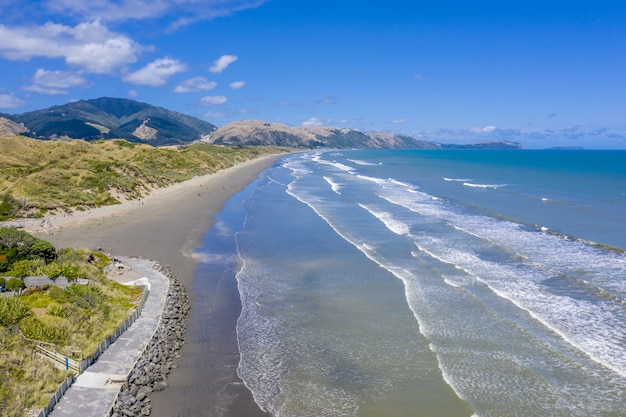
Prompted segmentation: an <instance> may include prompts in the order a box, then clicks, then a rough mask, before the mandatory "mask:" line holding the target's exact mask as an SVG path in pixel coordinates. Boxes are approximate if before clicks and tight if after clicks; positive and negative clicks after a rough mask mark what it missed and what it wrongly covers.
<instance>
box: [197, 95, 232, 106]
mask: <svg viewBox="0 0 626 417" xmlns="http://www.w3.org/2000/svg"><path fill="white" fill-rule="evenodd" d="M200 101H201V102H202V104H206V105H209V106H212V105H216V104H224V103H226V102H227V101H228V99H227V98H226V97H224V96H206V97H202V98H201V99H200Z"/></svg>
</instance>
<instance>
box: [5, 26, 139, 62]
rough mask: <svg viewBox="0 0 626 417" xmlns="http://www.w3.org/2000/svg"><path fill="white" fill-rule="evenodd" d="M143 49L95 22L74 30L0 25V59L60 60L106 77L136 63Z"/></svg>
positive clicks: (67, 27) (71, 28)
mask: <svg viewBox="0 0 626 417" xmlns="http://www.w3.org/2000/svg"><path fill="white" fill-rule="evenodd" d="M144 50H146V48H145V47H142V46H141V45H139V44H137V43H135V42H134V41H132V40H131V39H129V38H128V37H126V36H124V35H120V34H117V33H114V32H111V31H109V29H108V28H106V27H105V26H104V25H102V24H101V23H100V22H99V21H95V22H91V23H81V24H79V25H76V26H75V27H71V26H66V25H61V24H55V23H50V22H48V23H46V24H44V25H42V26H19V27H8V26H5V25H0V56H2V57H4V58H6V59H8V60H11V61H20V60H24V61H28V60H30V59H32V58H35V57H45V58H63V59H65V62H66V63H67V64H69V65H76V66H78V67H80V68H82V69H83V70H84V71H86V72H90V73H94V74H106V73H110V72H111V71H112V70H114V69H116V68H119V67H122V66H124V65H127V64H130V63H133V62H135V61H137V55H138V54H139V53H140V52H142V51H144Z"/></svg>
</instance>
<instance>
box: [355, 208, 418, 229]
mask: <svg viewBox="0 0 626 417" xmlns="http://www.w3.org/2000/svg"><path fill="white" fill-rule="evenodd" d="M359 206H360V207H361V208H363V209H365V210H367V211H368V212H370V213H371V214H372V215H373V216H374V217H376V218H377V219H378V220H380V221H381V222H383V224H384V225H385V226H386V227H387V228H388V229H389V230H391V231H392V232H393V233H395V234H397V235H406V234H408V233H409V232H410V231H411V229H410V227H409V225H407V224H406V223H404V222H402V221H400V220H398V219H395V218H394V217H393V215H392V214H391V213H387V212H384V211H378V210H375V209H373V208H371V207H368V206H366V205H364V204H360V203H359Z"/></svg>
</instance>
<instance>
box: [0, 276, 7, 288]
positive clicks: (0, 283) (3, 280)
mask: <svg viewBox="0 0 626 417" xmlns="http://www.w3.org/2000/svg"><path fill="white" fill-rule="evenodd" d="M5 285H7V280H6V278H4V277H0V287H4V286H5Z"/></svg>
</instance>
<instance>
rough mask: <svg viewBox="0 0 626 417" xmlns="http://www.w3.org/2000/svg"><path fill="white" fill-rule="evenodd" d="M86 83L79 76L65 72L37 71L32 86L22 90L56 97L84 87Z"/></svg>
mask: <svg viewBox="0 0 626 417" xmlns="http://www.w3.org/2000/svg"><path fill="white" fill-rule="evenodd" d="M87 85H88V82H87V80H86V79H85V78H83V77H82V76H81V75H79V74H76V73H73V72H67V71H46V70H44V69H42V68H39V69H37V71H36V72H35V75H34V76H33V84H32V85H30V86H28V87H25V88H24V90H28V91H32V92H35V93H40V94H48V95H58V94H67V91H66V90H67V89H68V88H72V87H86V86H87Z"/></svg>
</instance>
